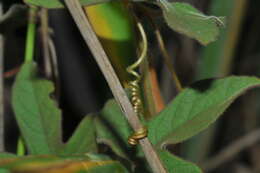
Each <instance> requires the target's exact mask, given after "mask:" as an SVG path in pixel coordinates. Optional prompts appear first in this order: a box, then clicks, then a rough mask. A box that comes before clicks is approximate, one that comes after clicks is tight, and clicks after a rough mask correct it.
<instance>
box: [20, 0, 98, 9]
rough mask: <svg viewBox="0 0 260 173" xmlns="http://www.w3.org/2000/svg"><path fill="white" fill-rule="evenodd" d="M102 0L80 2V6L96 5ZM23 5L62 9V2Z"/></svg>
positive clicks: (36, 0) (52, 0) (43, 0)
mask: <svg viewBox="0 0 260 173" xmlns="http://www.w3.org/2000/svg"><path fill="white" fill-rule="evenodd" d="M102 1H103V0H80V3H81V5H82V6H85V5H91V4H97V3H99V2H102ZM24 2H25V3H27V4H30V5H35V6H39V7H44V8H64V4H63V3H62V0H24Z"/></svg>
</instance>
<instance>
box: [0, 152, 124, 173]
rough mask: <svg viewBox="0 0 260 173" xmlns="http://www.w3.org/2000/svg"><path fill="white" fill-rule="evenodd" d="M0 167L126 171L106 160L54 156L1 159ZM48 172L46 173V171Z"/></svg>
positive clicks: (70, 171)
mask: <svg viewBox="0 0 260 173" xmlns="http://www.w3.org/2000/svg"><path fill="white" fill-rule="evenodd" d="M0 167H1V168H2V169H4V170H10V171H11V172H46V173H48V172H62V173H78V172H82V173H103V172H118V173H127V172H128V171H127V170H126V169H125V168H124V167H123V166H122V165H121V164H120V163H119V162H118V161H113V160H108V159H103V160H100V159H99V160H92V159H90V158H89V157H88V156H82V155H75V156H66V157H59V156H54V155H44V156H41V155H40V156H39V155H38V156H25V157H19V158H16V159H1V160H0ZM47 170H48V171H47Z"/></svg>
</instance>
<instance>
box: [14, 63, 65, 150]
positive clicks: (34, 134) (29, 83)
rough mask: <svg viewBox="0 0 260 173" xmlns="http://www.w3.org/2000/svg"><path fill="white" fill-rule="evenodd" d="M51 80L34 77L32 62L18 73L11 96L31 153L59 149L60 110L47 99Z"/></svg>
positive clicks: (35, 70) (34, 69) (35, 69)
mask: <svg viewBox="0 0 260 173" xmlns="http://www.w3.org/2000/svg"><path fill="white" fill-rule="evenodd" d="M53 91H54V87H53V84H52V83H51V82H50V81H47V80H44V79H40V78H39V77H38V76H37V67H36V64H34V63H33V62H27V63H25V64H24V65H23V66H22V68H21V71H20V72H19V74H18V76H17V78H16V81H15V84H14V87H13V95H12V105H13V108H14V112H15V117H16V120H17V122H18V125H19V128H20V130H21V133H22V136H23V137H24V140H25V143H26V145H27V147H28V150H29V152H30V153H31V154H54V153H56V151H57V149H59V148H60V147H61V144H62V143H61V137H62V135H61V111H60V110H59V109H58V108H57V104H56V103H55V102H54V100H52V99H51V98H50V94H51V93H52V92H53Z"/></svg>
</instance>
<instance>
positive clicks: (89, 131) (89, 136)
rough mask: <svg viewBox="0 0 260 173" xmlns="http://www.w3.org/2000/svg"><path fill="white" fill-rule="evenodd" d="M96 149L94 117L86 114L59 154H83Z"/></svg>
mask: <svg viewBox="0 0 260 173" xmlns="http://www.w3.org/2000/svg"><path fill="white" fill-rule="evenodd" d="M96 150H97V146H96V135H95V126H94V119H93V116H92V115H87V116H86V117H85V118H84V119H83V120H82V121H81V123H80V124H79V126H78V127H77V129H76V130H75V132H74V134H73V135H72V136H71V138H70V139H69V141H68V142H67V143H66V144H65V146H64V149H62V151H61V152H60V154H62V155H63V154H65V155H67V154H84V153H87V152H95V151H96Z"/></svg>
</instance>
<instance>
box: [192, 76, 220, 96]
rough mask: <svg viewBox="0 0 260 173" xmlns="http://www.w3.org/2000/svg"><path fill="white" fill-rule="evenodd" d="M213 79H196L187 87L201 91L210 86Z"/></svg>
mask: <svg viewBox="0 0 260 173" xmlns="http://www.w3.org/2000/svg"><path fill="white" fill-rule="evenodd" d="M214 80H215V78H211V79H203V80H200V81H197V82H195V83H192V84H191V85H190V86H189V87H188V88H192V89H194V90H196V91H199V92H201V93H203V92H206V91H207V90H208V89H210V88H211V86H212V84H213V82H214Z"/></svg>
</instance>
